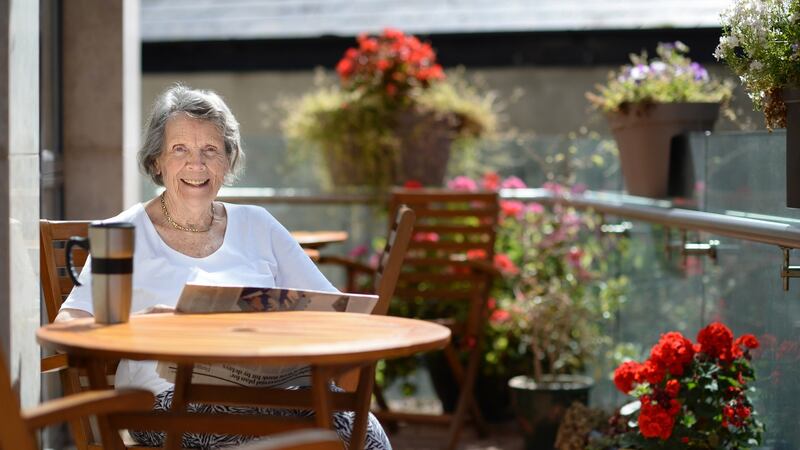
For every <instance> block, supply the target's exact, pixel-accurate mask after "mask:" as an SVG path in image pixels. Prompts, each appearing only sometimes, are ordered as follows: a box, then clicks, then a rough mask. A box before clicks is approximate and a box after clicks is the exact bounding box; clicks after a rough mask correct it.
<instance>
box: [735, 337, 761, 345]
mask: <svg viewBox="0 0 800 450" xmlns="http://www.w3.org/2000/svg"><path fill="white" fill-rule="evenodd" d="M735 344H736V346H737V347H747V348H758V346H759V343H758V339H756V337H755V336H753V335H752V334H743V335H741V336H739V337H738V338H737V339H736V341H735Z"/></svg>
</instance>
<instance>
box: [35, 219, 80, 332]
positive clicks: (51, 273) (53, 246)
mask: <svg viewBox="0 0 800 450" xmlns="http://www.w3.org/2000/svg"><path fill="white" fill-rule="evenodd" d="M89 223H90V222H89V221H88V220H87V221H50V220H44V219H42V220H40V221H39V264H40V270H41V275H40V276H41V280H42V291H43V292H44V303H45V308H46V309H47V319H48V321H49V322H50V323H52V322H53V321H54V320H55V319H56V315H57V314H58V309H59V308H61V304H62V303H63V302H64V300H65V299H66V298H67V296H68V295H69V293H70V292H71V291H72V288H73V283H72V279H70V278H69V275H68V274H67V262H66V253H65V246H66V242H67V240H68V239H69V238H70V237H72V236H80V237H86V236H88V235H89ZM72 254H73V263H74V264H75V269H76V270H78V271H80V269H81V268H83V265H84V264H85V263H86V258H87V256H88V253H87V252H86V250H84V249H82V248H75V250H74V251H73V253H72Z"/></svg>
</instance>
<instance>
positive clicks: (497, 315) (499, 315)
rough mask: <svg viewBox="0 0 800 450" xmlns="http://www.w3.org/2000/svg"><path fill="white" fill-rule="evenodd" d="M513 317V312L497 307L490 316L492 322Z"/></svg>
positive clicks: (503, 320)
mask: <svg viewBox="0 0 800 450" xmlns="http://www.w3.org/2000/svg"><path fill="white" fill-rule="evenodd" d="M510 318H511V314H510V313H509V312H508V311H506V310H505V309H496V310H494V312H492V315H491V316H489V321H490V322H492V323H502V322H505V321H506V320H508V319H510Z"/></svg>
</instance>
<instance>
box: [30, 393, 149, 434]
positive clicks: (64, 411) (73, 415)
mask: <svg viewBox="0 0 800 450" xmlns="http://www.w3.org/2000/svg"><path fill="white" fill-rule="evenodd" d="M154 402H155V397H154V396H153V393H152V392H150V391H145V390H142V389H119V390H107V391H89V392H81V393H79V394H74V395H69V396H67V397H62V398H58V399H55V400H50V401H48V402H46V403H43V404H41V405H38V406H35V407H33V408H28V409H26V410H25V411H23V412H22V416H23V419H24V420H25V423H26V425H27V426H28V428H29V429H30V430H35V429H38V428H42V427H45V426H47V425H50V424H53V423H56V422H67V421H70V420H73V419H77V418H81V417H86V416H90V415H103V414H109V413H115V412H122V411H147V410H149V409H152V408H153V403H154Z"/></svg>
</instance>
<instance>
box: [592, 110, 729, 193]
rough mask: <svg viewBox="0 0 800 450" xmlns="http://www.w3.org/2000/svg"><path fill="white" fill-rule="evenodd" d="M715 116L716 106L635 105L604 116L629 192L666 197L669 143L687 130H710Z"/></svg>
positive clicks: (717, 113)
mask: <svg viewBox="0 0 800 450" xmlns="http://www.w3.org/2000/svg"><path fill="white" fill-rule="evenodd" d="M718 115H719V104H718V103H650V104H636V105H630V106H629V107H628V108H626V109H625V111H622V112H616V113H609V114H607V116H606V117H607V119H608V122H609V125H610V127H611V131H612V133H613V134H614V139H616V141H617V147H618V148H619V157H620V163H621V165H622V176H623V178H624V180H625V188H626V190H627V191H628V193H629V194H631V195H638V196H642V197H653V198H661V197H666V196H667V195H668V187H669V174H670V167H669V162H670V147H671V145H672V140H673V139H674V138H675V137H676V136H679V135H681V134H682V133H685V132H687V131H703V130H710V129H712V128H713V126H714V122H715V121H716V119H717V116H718Z"/></svg>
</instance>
